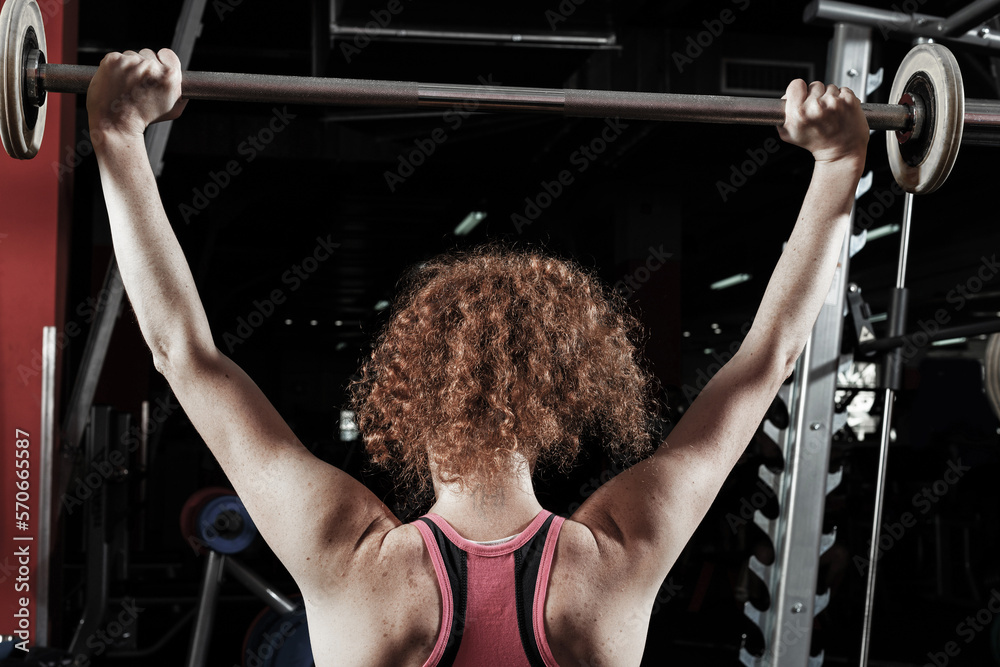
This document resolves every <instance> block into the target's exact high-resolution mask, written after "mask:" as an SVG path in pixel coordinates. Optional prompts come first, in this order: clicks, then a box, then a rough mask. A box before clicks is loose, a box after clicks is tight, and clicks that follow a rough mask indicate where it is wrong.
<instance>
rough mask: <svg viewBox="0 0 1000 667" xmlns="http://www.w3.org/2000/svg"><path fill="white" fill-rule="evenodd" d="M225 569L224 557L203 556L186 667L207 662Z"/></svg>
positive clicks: (217, 553) (214, 555) (216, 555)
mask: <svg viewBox="0 0 1000 667" xmlns="http://www.w3.org/2000/svg"><path fill="white" fill-rule="evenodd" d="M225 567H226V556H225V555H223V554H220V553H219V552H217V551H209V552H208V554H206V556H205V574H204V576H203V578H202V580H201V595H200V596H199V599H198V615H197V616H196V617H195V620H194V632H192V633H191V645H190V648H189V650H188V659H187V662H186V663H185V664H186V666H187V667H205V664H206V662H207V660H208V645H209V642H210V641H211V639H212V626H213V624H214V623H215V603H216V601H217V600H218V598H219V586H220V585H221V584H222V573H223V571H224V570H225Z"/></svg>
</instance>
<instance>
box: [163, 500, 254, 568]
mask: <svg viewBox="0 0 1000 667" xmlns="http://www.w3.org/2000/svg"><path fill="white" fill-rule="evenodd" d="M181 534H182V535H183V536H184V539H185V540H186V541H187V542H188V543H189V544H190V545H191V547H192V548H193V549H194V550H195V551H197V552H199V553H203V552H204V551H205V550H206V549H211V550H213V551H218V552H219V553H222V554H237V553H239V552H241V551H243V550H244V549H246V548H247V547H249V546H250V545H251V544H253V541H254V539H255V538H256V537H257V527H256V526H255V525H254V523H253V519H251V518H250V514H249V512H247V510H246V507H244V506H243V502H242V501H241V500H240V499H239V496H237V495H236V494H235V493H233V492H232V491H231V490H229V489H225V488H222V487H210V488H207V489H201V490H200V491H197V492H195V493H194V494H193V495H192V496H191V497H190V498H188V500H187V502H186V503H184V507H183V508H182V509H181Z"/></svg>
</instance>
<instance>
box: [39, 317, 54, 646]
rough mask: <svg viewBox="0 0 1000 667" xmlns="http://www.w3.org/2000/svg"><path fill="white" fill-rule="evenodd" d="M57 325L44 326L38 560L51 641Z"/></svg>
mask: <svg viewBox="0 0 1000 667" xmlns="http://www.w3.org/2000/svg"><path fill="white" fill-rule="evenodd" d="M57 352H58V350H57V344H56V328H55V327H44V328H43V329H42V397H41V398H42V403H41V405H42V438H41V451H40V454H41V461H39V466H38V471H39V475H40V477H39V486H38V560H37V561H36V569H35V581H36V582H37V588H36V597H35V643H36V644H38V645H41V646H44V645H45V644H48V643H49V616H50V614H49V598H50V593H49V579H50V576H49V575H50V569H51V555H52V542H53V540H52V534H53V531H54V530H55V529H56V525H55V522H54V521H53V520H52V479H53V476H54V475H55V473H56V456H55V452H56V446H55V440H56V437H55V428H56V362H57V359H58V354H57Z"/></svg>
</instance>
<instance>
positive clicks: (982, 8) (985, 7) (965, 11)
mask: <svg viewBox="0 0 1000 667" xmlns="http://www.w3.org/2000/svg"><path fill="white" fill-rule="evenodd" d="M998 12H1000V0H976V1H975V2H971V3H969V4H968V5H966V6H965V7H963V8H962V9H959V10H958V11H957V12H955V13H954V14H952V15H951V16H949V17H948V18H946V19H944V20H943V21H941V23H940V24H938V26H937V29H938V30H939V31H940V32H941V34H942V35H947V36H949V37H954V36H955V35H961V34H963V33H965V32H968V31H969V30H972V29H973V28H978V27H979V26H981V25H982V24H983V23H984V22H985V21H987V20H989V19H991V18H993V17H994V16H996V14H997V13H998Z"/></svg>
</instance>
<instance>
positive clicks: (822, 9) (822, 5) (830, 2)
mask: <svg viewBox="0 0 1000 667" xmlns="http://www.w3.org/2000/svg"><path fill="white" fill-rule="evenodd" d="M900 4H902V3H900ZM893 6H894V7H895V5H893ZM802 19H803V22H805V23H816V22H818V21H834V22H841V21H843V22H846V23H853V24H855V25H867V26H871V27H872V28H877V29H878V30H879V31H880V32H881V33H882V36H883V37H889V36H890V35H897V36H899V37H903V38H905V37H908V36H910V37H929V38H933V39H940V40H941V41H946V42H950V43H958V44H962V45H964V46H971V47H978V48H985V49H990V50H996V49H1000V36H998V35H995V34H993V33H991V32H989V31H983V30H969V31H967V32H964V33H961V34H954V35H948V34H942V31H941V30H939V29H938V26H942V25H945V22H946V21H949V20H950V19H944V18H941V17H940V16H931V15H930V14H917V13H912V14H908V13H906V12H904V11H901V10H899V9H898V8H896V9H879V8H877V7H867V6H864V5H853V4H851V3H849V2H840V0H813V1H812V2H810V3H809V5H807V6H806V8H805V11H804V12H803V17H802Z"/></svg>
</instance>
